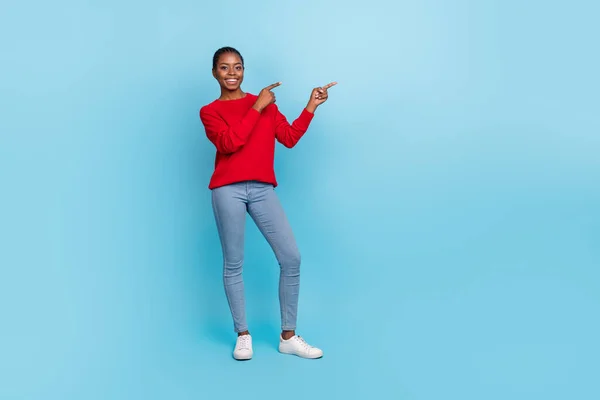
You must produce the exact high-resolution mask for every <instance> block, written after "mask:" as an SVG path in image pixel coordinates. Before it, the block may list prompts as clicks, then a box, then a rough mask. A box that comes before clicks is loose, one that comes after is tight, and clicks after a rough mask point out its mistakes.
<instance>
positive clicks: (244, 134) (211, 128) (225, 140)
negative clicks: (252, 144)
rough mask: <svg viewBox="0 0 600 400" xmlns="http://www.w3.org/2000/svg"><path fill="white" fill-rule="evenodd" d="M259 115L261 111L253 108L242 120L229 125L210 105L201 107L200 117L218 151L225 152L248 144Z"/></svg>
mask: <svg viewBox="0 0 600 400" xmlns="http://www.w3.org/2000/svg"><path fill="white" fill-rule="evenodd" d="M259 117H260V113H259V112H258V111H256V110H255V109H253V108H251V109H249V110H248V112H247V113H246V115H245V116H244V117H243V118H242V119H241V120H240V121H236V122H235V123H234V124H231V125H228V124H227V122H225V120H224V119H223V118H221V116H219V114H218V113H217V112H216V111H215V110H213V109H211V108H209V107H202V108H201V109H200V119H201V120H202V124H204V128H205V130H206V136H207V137H208V139H209V140H210V141H211V142H212V143H213V144H214V145H215V147H216V148H217V151H218V152H220V153H223V154H231V153H234V152H236V151H238V150H239V149H240V148H241V147H242V146H244V145H245V144H246V142H247V140H248V138H249V137H250V133H251V132H252V128H254V125H256V122H257V121H258V119H259Z"/></svg>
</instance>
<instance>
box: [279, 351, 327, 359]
mask: <svg viewBox="0 0 600 400" xmlns="http://www.w3.org/2000/svg"><path fill="white" fill-rule="evenodd" d="M279 352H280V353H281V354H288V355H290V356H296V357H299V358H306V359H307V360H317V359H319V358H323V354H321V355H319V356H303V355H300V354H298V353H294V352H287V351H284V350H281V349H280V350H279Z"/></svg>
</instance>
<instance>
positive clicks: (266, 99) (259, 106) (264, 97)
mask: <svg viewBox="0 0 600 400" xmlns="http://www.w3.org/2000/svg"><path fill="white" fill-rule="evenodd" d="M279 85H281V82H277V83H274V84H272V85H269V86H267V87H266V88H264V89H263V90H261V91H260V93H259V94H258V98H257V99H256V102H255V103H254V106H252V107H253V108H254V109H255V110H256V111H258V112H262V110H264V109H265V108H266V107H267V106H268V105H269V104H273V103H275V100H276V99H275V94H274V93H273V92H271V90H272V89H274V88H276V87H277V86H279Z"/></svg>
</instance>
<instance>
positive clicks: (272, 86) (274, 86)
mask: <svg viewBox="0 0 600 400" xmlns="http://www.w3.org/2000/svg"><path fill="white" fill-rule="evenodd" d="M279 85H281V82H277V83H274V84H272V85H269V86H267V87H266V89H267V90H271V89H273V88H276V87H277V86H279Z"/></svg>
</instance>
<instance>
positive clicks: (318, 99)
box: [275, 82, 337, 148]
mask: <svg viewBox="0 0 600 400" xmlns="http://www.w3.org/2000/svg"><path fill="white" fill-rule="evenodd" d="M334 85H337V82H332V83H330V84H328V85H325V86H323V87H318V88H314V89H313V90H312V93H311V95H310V99H309V100H308V104H307V105H306V107H305V108H304V109H303V110H302V113H300V116H299V117H298V118H296V119H295V120H294V122H293V123H292V124H291V125H290V124H289V122H288V121H287V119H286V118H285V116H284V115H283V114H282V113H281V112H280V111H279V108H277V107H275V110H276V115H275V138H276V139H277V141H278V142H279V143H281V144H282V145H284V146H285V147H288V148H292V147H294V146H295V145H296V143H298V141H299V140H300V139H301V138H302V136H303V135H304V134H305V133H306V131H307V130H308V126H309V125H310V122H311V121H312V119H313V117H314V114H315V111H316V110H317V107H318V106H320V105H321V104H323V103H325V102H326V101H327V98H328V97H329V96H328V93H327V89H329V88H330V87H332V86H334Z"/></svg>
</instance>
